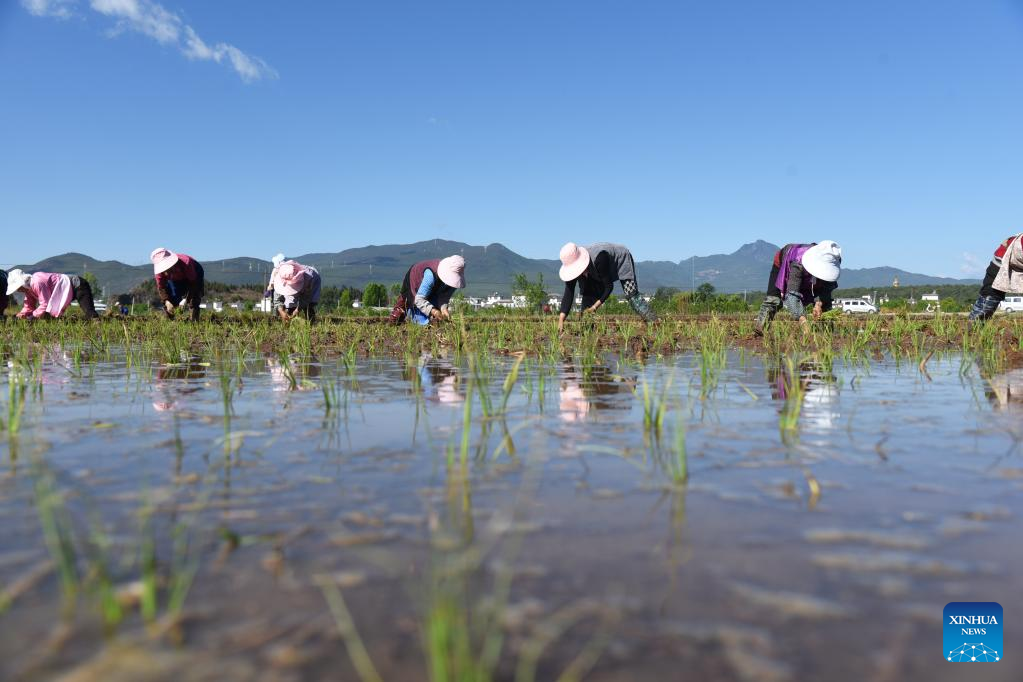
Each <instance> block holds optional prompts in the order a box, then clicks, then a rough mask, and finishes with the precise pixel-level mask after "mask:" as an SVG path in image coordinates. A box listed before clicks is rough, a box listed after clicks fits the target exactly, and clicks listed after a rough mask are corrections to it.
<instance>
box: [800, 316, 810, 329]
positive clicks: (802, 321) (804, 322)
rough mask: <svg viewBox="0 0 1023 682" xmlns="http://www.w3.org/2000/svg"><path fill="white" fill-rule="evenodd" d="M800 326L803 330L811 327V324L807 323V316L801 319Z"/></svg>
mask: <svg viewBox="0 0 1023 682" xmlns="http://www.w3.org/2000/svg"><path fill="white" fill-rule="evenodd" d="M799 326H800V327H802V328H803V329H806V328H807V327H808V326H809V323H808V322H807V321H806V315H803V316H801V317H800V318H799Z"/></svg>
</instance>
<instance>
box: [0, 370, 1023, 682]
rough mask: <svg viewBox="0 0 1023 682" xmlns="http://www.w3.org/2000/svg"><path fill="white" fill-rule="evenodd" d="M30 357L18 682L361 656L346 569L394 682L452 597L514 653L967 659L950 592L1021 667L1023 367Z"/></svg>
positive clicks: (315, 669) (931, 665) (583, 660)
mask: <svg viewBox="0 0 1023 682" xmlns="http://www.w3.org/2000/svg"><path fill="white" fill-rule="evenodd" d="M12 371H14V370H12ZM28 383H29V388H28V389H27V391H26V394H25V405H24V411H23V413H22V415H21V420H20V428H19V430H18V433H17V435H16V436H12V437H10V438H8V439H6V440H5V441H4V445H3V454H2V464H0V518H2V519H3V524H2V525H0V586H6V587H4V593H3V594H4V595H5V598H4V601H5V602H6V604H4V603H3V602H0V604H3V608H5V609H6V610H5V611H4V612H2V613H0V627H2V630H3V637H0V678H4V679H44V678H49V677H52V676H54V675H56V674H58V673H64V672H67V671H72V670H73V671H74V674H75V675H76V676H75V677H74V678H73V679H77V680H86V679H89V680H112V679H125V680H127V679H168V680H170V679H173V680H180V679H267V680H272V679H280V680H292V679H295V680H298V679H356V672H355V671H354V670H353V668H352V664H351V659H350V657H349V653H348V647H349V646H351V644H352V642H353V641H354V639H355V636H354V635H353V634H352V633H351V631H345V634H344V635H342V634H339V633H340V632H342V631H344V624H343V623H342V628H341V630H339V621H338V618H337V617H336V616H338V614H337V612H336V611H335V612H334V613H333V614H332V611H331V609H329V608H328V599H327V596H328V595H331V594H339V595H342V600H343V603H344V605H345V606H346V607H347V608H346V610H347V612H348V613H350V615H351V619H352V621H353V624H354V629H355V631H357V633H358V636H359V637H361V641H362V643H363V644H364V645H365V648H366V650H367V652H368V656H369V658H370V659H371V660H372V662H373V665H374V666H375V668H376V669H377V670H378V671H379V674H380V676H381V677H382V678H383V679H386V680H406V679H407V680H420V679H427V678H428V677H429V674H428V668H429V666H428V663H427V662H426V661H424V655H423V653H422V652H423V649H424V647H425V644H426V642H427V641H429V637H428V635H429V633H436V632H437V631H438V624H441V623H446V624H448V625H450V624H451V623H456V624H463V625H465V624H468V627H469V628H471V629H472V630H473V631H474V632H481V631H484V630H487V631H490V632H492V633H499V634H500V635H501V640H500V649H499V651H500V652H501V653H500V655H499V657H498V659H499V662H498V664H497V666H498V667H497V673H496V677H497V678H498V679H513V678H514V677H515V675H516V674H519V675H521V676H523V677H520V679H529V678H531V677H535V678H536V679H555V678H556V677H557V676H558V675H559V674H560V673H561V672H562V671H564V670H565V669H566V667H568V668H569V670H570V671H574V672H578V673H580V674H581V675H582V676H583V677H585V678H586V679H594V680H625V679H675V678H677V677H678V676H679V675H680V674H681V672H680V671H685V672H686V675H689V676H691V677H692V678H693V679H716V680H729V679H736V680H810V679H828V680H862V679H871V680H904V679H923V678H925V677H926V678H927V679H933V680H953V679H962V678H963V675H964V672H963V671H962V670H961V669H960V668H958V667H956V666H954V665H950V664H946V663H945V662H944V660H943V658H942V657H941V651H940V650H941V647H942V643H941V621H942V608H943V607H944V605H945V604H946V603H947V602H950V601H997V602H1000V603H1001V604H1002V606H1003V607H1004V609H1005V614H1006V618H1007V620H1010V625H1007V626H1006V628H1005V632H1006V642H1005V648H1006V650H1007V653H1006V658H1005V660H1004V661H1002V662H1000V663H999V664H997V665H989V666H982V667H981V668H980V669H979V670H980V672H976V671H975V670H974V669H971V670H970V675H971V676H972V677H974V678H976V679H979V680H1018V679H1020V678H1021V676H1023V666H1021V665H1020V664H1018V663H1016V662H1015V661H1016V660H1023V656H1016V655H1015V654H1014V652H1017V651H1020V650H1021V647H1020V645H1021V644H1023V635H1021V634H1020V632H1021V631H1020V629H1019V628H1016V627H1014V626H1012V625H1011V623H1012V622H1013V620H1014V619H1015V616H1016V614H1019V613H1021V612H1023V597H1021V595H1023V570H1020V568H1019V566H1020V565H1021V559H1023V550H1021V547H1020V543H1019V542H1018V538H1019V534H1020V529H1021V524H1020V514H1021V512H1023V504H1021V491H1023V460H1021V457H1020V448H1019V441H1020V438H1021V436H1023V426H1021V424H1020V421H1019V415H1020V411H1019V408H1020V407H1021V406H1020V405H1018V404H1017V402H1016V401H1017V397H1016V392H1015V391H1014V390H1013V389H1014V387H1020V388H1023V379H1021V376H1020V375H1019V372H1011V371H1010V372H1007V373H1004V374H1000V375H996V376H989V377H982V376H981V374H980V372H979V370H978V369H977V368H976V366H975V365H973V364H972V363H970V362H968V361H966V360H964V359H963V358H961V357H959V356H954V357H946V358H943V359H932V360H931V361H930V362H929V363H928V364H927V366H926V368H925V369H924V371H921V370H920V369H919V368H918V367H917V366H915V365H905V364H903V365H901V366H900V365H899V364H898V363H896V362H895V361H893V360H890V359H880V360H878V359H875V360H873V361H869V362H867V361H864V362H855V363H853V362H850V363H849V364H848V365H846V364H842V363H836V364H835V365H834V367H822V366H820V365H816V364H812V363H809V362H799V361H798V360H795V361H791V362H790V363H789V362H786V361H784V360H781V361H779V360H770V359H764V358H761V357H758V356H751V355H749V354H743V353H739V352H734V353H729V354H728V355H727V357H726V358H724V360H723V364H721V365H720V366H719V365H717V364H715V363H714V361H713V359H709V360H708V359H706V358H701V357H699V356H694V355H680V356H675V357H668V358H661V359H649V358H647V359H636V358H634V357H630V356H615V355H609V356H606V357H603V358H601V359H600V360H598V361H597V362H592V361H591V362H585V361H583V360H580V359H576V360H574V361H566V362H564V363H561V364H555V365H538V364H537V363H536V362H535V361H532V360H530V359H526V360H517V359H516V358H514V357H498V358H494V357H491V358H464V357H463V358H458V359H455V358H435V357H423V358H418V359H411V360H409V361H405V362H401V361H396V360H391V359H378V358H370V359H367V358H360V359H358V360H357V361H356V362H355V363H354V364H345V363H344V362H339V361H335V360H329V361H328V360H317V359H315V358H314V359H307V360H305V361H300V360H298V359H294V358H287V357H274V358H262V357H255V356H253V357H248V358H243V359H241V360H235V361H231V362H226V361H225V362H223V363H218V362H214V361H212V360H210V359H202V358H191V359H188V360H187V361H184V362H182V363H180V364H178V365H158V366H153V367H149V366H146V367H141V368H140V367H136V366H133V367H129V366H128V363H127V361H126V360H121V361H117V360H116V359H114V360H110V361H104V362H96V363H92V364H89V365H85V366H83V367H81V368H76V367H74V366H72V364H71V362H70V361H69V360H68V359H67V358H63V357H62V356H61V354H60V353H54V354H53V355H52V357H51V358H49V360H48V361H47V362H46V363H44V365H43V366H42V368H41V371H39V372H38V373H37V374H36V375H35V376H33V377H32V378H31V379H29V380H28ZM4 393H5V394H6V393H7V392H6V391H5V392H4ZM1020 395H1023V392H1021V393H1020ZM661 406H663V409H662V408H661ZM5 413H6V411H5ZM658 422H659V425H658ZM69 556H70V557H71V558H70V560H68V559H67V557H69ZM62 557H64V561H65V562H67V561H69V562H70V565H71V570H72V572H73V575H74V576H77V578H76V579H74V584H76V585H77V589H76V590H74V591H73V592H72V594H71V596H68V595H69V588H68V584H67V583H66V581H65V576H64V573H63V572H62V570H61V566H62ZM147 567H149V568H148V569H147ZM154 576H155V577H154ZM192 576H194V577H192ZM150 577H151V578H152V579H153V580H154V581H155V583H157V588H156V594H157V603H156V604H155V613H153V614H150V615H152V616H153V619H154V620H155V625H153V626H151V627H150V628H148V630H147V629H146V628H144V627H143V625H142V618H141V616H140V612H144V611H145V608H146V606H145V601H146V600H145V598H144V597H139V594H142V593H145V590H144V585H145V583H146V581H147V578H150ZM184 578H191V579H184ZM183 579H184V580H183ZM104 585H107V586H110V590H111V591H112V592H113V593H114V594H116V601H118V603H120V604H121V608H122V620H121V622H120V623H118V624H117V626H116V627H113V625H108V626H107V627H104V625H103V619H102V613H103V611H102V607H101V604H102V603H103V602H102V594H103V586H104ZM176 585H177V586H178V588H179V589H180V588H182V586H184V587H183V589H181V594H183V595H187V596H186V597H185V599H184V602H183V606H182V607H181V609H180V612H179V613H176V614H175V613H171V611H172V609H171V607H170V605H171V604H172V602H173V596H172V595H173V593H174V590H175V586H176ZM140 600H141V603H140ZM342 620H343V618H342ZM161 628H162V631H161ZM573 666H575V667H573Z"/></svg>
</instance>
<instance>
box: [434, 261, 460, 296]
mask: <svg viewBox="0 0 1023 682" xmlns="http://www.w3.org/2000/svg"><path fill="white" fill-rule="evenodd" d="M437 276H438V277H440V281H442V282H444V283H445V284H447V285H448V286H449V287H451V288H452V289H464V288H465V259H464V258H462V257H461V256H448V257H447V258H444V259H442V260H441V262H440V263H439V264H438V265H437Z"/></svg>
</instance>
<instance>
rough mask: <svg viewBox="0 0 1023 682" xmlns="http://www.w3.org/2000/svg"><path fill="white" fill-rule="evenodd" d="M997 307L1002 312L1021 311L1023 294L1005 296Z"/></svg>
mask: <svg viewBox="0 0 1023 682" xmlns="http://www.w3.org/2000/svg"><path fill="white" fill-rule="evenodd" d="M998 309H999V310H1001V311H1002V312H1003V313H1023V296H1006V297H1005V300H1004V301H1002V302H1001V303H999V304H998Z"/></svg>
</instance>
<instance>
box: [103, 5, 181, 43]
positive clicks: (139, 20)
mask: <svg viewBox="0 0 1023 682" xmlns="http://www.w3.org/2000/svg"><path fill="white" fill-rule="evenodd" d="M89 5H90V6H91V7H92V9H94V10H95V11H97V12H99V13H100V14H104V15H106V16H108V17H113V18H115V19H117V28H116V30H117V31H118V32H120V31H127V30H131V31H137V32H138V33H141V34H142V35H146V36H149V37H150V38H152V39H153V40H155V41H156V42H158V43H160V44H162V45H168V44H170V43H176V42H178V40H179V38H180V36H181V26H182V22H181V18H180V17H179V16H177V15H176V14H173V13H171V12H168V11H167V10H166V9H164V8H163V7H162V6H161V5H158V4H156V3H155V2H149V0H90V2H89Z"/></svg>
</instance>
